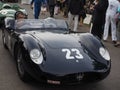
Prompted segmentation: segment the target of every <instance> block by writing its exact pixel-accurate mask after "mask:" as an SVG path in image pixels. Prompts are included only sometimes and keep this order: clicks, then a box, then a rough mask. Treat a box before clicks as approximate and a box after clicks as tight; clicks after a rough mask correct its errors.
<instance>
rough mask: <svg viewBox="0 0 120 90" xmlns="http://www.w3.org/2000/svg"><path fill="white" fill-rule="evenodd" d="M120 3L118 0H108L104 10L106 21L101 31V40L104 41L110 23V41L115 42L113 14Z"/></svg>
mask: <svg viewBox="0 0 120 90" xmlns="http://www.w3.org/2000/svg"><path fill="white" fill-rule="evenodd" d="M119 5H120V0H108V8H107V11H106V21H105V27H104V33H103V40H104V41H106V40H107V38H108V32H109V27H110V24H111V36H112V42H113V43H114V44H115V43H116V40H117V37H116V20H115V14H116V13H117V8H118V7H119Z"/></svg>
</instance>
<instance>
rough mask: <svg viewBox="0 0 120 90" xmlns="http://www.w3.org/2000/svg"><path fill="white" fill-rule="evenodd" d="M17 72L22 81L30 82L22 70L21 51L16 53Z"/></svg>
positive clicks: (27, 75) (23, 69) (22, 59)
mask: <svg viewBox="0 0 120 90" xmlns="http://www.w3.org/2000/svg"><path fill="white" fill-rule="evenodd" d="M17 71H18V74H19V77H20V79H21V80H22V81H24V82H28V81H29V80H30V76H29V74H28V73H27V71H26V70H25V68H24V58H23V53H22V51H21V49H19V50H18V53H17Z"/></svg>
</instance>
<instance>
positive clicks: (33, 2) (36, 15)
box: [30, 0, 46, 19]
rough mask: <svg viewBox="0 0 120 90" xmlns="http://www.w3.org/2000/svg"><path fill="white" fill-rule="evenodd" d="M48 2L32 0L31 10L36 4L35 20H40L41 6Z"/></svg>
mask: <svg viewBox="0 0 120 90" xmlns="http://www.w3.org/2000/svg"><path fill="white" fill-rule="evenodd" d="M45 1H46V0H32V1H31V3H30V5H31V8H32V6H33V4H34V18H35V19H38V18H39V15H40V11H41V5H42V3H43V4H45V3H46V2H45Z"/></svg>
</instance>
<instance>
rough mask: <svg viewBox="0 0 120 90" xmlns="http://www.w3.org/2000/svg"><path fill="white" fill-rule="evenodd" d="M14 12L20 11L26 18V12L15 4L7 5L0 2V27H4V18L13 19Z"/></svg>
mask: <svg viewBox="0 0 120 90" xmlns="http://www.w3.org/2000/svg"><path fill="white" fill-rule="evenodd" d="M16 11H22V12H23V13H24V14H25V15H26V16H27V12H26V10H25V9H23V8H21V7H20V6H19V5H17V4H8V3H2V2H0V27H2V26H3V25H4V19H5V18H6V17H13V18H14V14H15V13H16Z"/></svg>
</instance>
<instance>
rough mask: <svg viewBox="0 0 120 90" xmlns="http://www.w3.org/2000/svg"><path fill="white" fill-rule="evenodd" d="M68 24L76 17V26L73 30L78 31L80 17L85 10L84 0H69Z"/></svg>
mask: <svg viewBox="0 0 120 90" xmlns="http://www.w3.org/2000/svg"><path fill="white" fill-rule="evenodd" d="M68 6H69V7H68V11H69V13H68V25H69V26H70V25H71V22H72V20H73V18H74V28H73V31H77V27H78V21H79V20H78V18H79V14H80V12H81V11H82V10H83V3H82V0H69V5H68Z"/></svg>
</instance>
